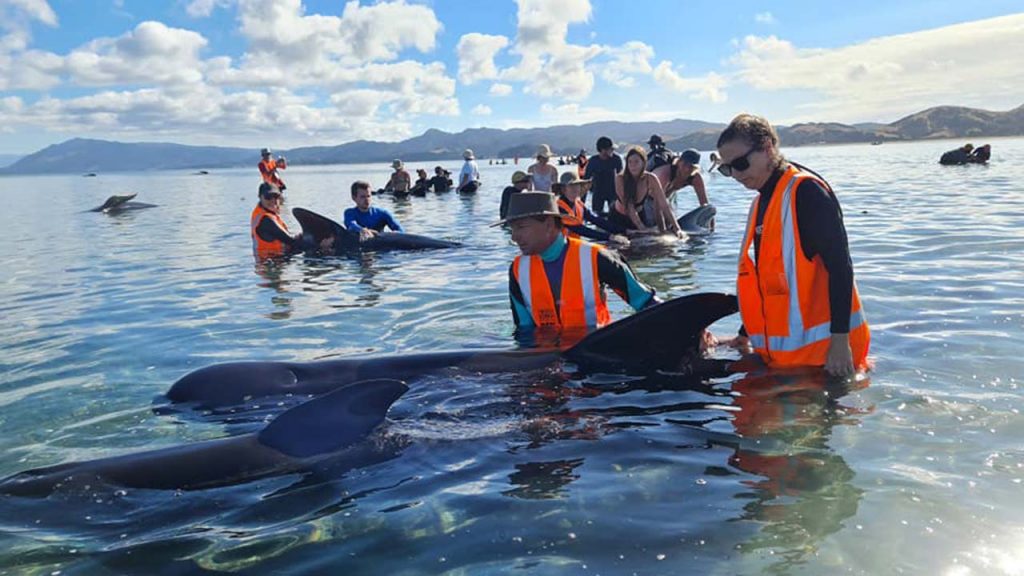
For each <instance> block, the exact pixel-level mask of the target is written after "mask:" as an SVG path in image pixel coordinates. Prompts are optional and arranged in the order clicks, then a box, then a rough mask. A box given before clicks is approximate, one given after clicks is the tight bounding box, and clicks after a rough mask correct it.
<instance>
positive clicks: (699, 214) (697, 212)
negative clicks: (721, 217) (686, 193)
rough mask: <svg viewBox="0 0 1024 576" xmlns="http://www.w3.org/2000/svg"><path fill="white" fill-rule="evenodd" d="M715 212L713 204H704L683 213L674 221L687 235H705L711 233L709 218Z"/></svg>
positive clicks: (711, 217) (712, 216)
mask: <svg viewBox="0 0 1024 576" xmlns="http://www.w3.org/2000/svg"><path fill="white" fill-rule="evenodd" d="M717 213H718V209H717V208H715V207H714V205H713V204H705V205H704V206H699V207H697V208H694V209H693V210H690V211H689V212H687V213H686V214H683V215H682V216H680V217H679V219H678V220H676V222H678V223H679V228H680V229H681V230H682V231H683V232H685V233H686V235H687V236H707V235H708V234H711V220H712V219H713V218H714V217H715V214H717Z"/></svg>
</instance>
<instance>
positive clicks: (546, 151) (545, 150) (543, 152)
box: [536, 144, 551, 158]
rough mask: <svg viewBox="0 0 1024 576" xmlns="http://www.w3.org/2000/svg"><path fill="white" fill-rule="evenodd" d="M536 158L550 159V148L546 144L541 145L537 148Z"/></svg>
mask: <svg viewBox="0 0 1024 576" xmlns="http://www.w3.org/2000/svg"><path fill="white" fill-rule="evenodd" d="M536 156H537V157H538V158H540V157H544V158H551V146H548V145H547V144H541V145H540V146H538V147H537V154H536Z"/></svg>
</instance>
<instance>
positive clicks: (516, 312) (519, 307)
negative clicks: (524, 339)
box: [508, 261, 533, 328]
mask: <svg viewBox="0 0 1024 576" xmlns="http://www.w3.org/2000/svg"><path fill="white" fill-rule="evenodd" d="M514 265H515V262H514V261H513V263H512V264H509V266H508V299H509V305H510V306H511V307H512V320H513V321H514V322H515V324H516V327H517V328H530V327H532V326H533V316H530V311H529V310H527V308H526V302H525V301H524V300H523V291H522V290H521V289H520V288H519V282H516V277H515V275H514V274H513V273H512V266H514Z"/></svg>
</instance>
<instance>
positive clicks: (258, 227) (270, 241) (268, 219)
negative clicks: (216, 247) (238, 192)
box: [249, 182, 302, 258]
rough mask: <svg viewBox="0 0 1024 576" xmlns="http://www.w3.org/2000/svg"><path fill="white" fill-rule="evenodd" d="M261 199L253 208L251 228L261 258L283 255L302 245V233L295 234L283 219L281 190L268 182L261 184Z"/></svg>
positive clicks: (256, 249) (254, 243)
mask: <svg viewBox="0 0 1024 576" xmlns="http://www.w3.org/2000/svg"><path fill="white" fill-rule="evenodd" d="M259 194H260V201H259V204H256V207H255V208H253V209H252V215H251V216H250V217H249V228H250V232H251V235H252V249H253V252H254V253H255V254H256V256H258V257H259V258H270V257H273V256H281V255H283V254H287V253H288V252H291V251H293V250H297V249H299V248H300V246H301V241H302V234H301V233H299V234H295V235H293V234H292V233H291V232H289V231H288V225H287V224H285V223H284V220H282V219H281V203H282V202H283V201H284V200H283V198H282V196H281V191H280V190H278V189H277V188H276V187H275V186H273V185H272V184H268V183H266V182H264V183H262V184H260V192H259Z"/></svg>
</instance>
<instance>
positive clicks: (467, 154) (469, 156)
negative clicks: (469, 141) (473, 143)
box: [462, 148, 475, 160]
mask: <svg viewBox="0 0 1024 576" xmlns="http://www.w3.org/2000/svg"><path fill="white" fill-rule="evenodd" d="M462 157H463V158H465V159H466V160H472V159H473V158H475V156H473V151H472V150H470V149H469V148H466V149H465V151H463V152H462Z"/></svg>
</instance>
